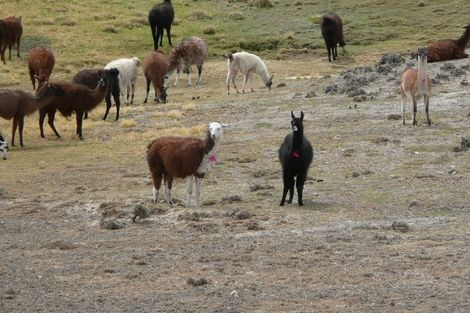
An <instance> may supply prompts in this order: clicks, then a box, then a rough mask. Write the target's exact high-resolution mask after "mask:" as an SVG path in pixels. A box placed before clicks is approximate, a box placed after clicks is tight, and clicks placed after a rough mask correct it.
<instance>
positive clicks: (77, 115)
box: [75, 111, 83, 140]
mask: <svg viewBox="0 0 470 313" xmlns="http://www.w3.org/2000/svg"><path fill="white" fill-rule="evenodd" d="M82 117H83V112H81V111H77V112H75V118H76V120H77V135H78V137H79V138H80V140H83V136H82Z"/></svg>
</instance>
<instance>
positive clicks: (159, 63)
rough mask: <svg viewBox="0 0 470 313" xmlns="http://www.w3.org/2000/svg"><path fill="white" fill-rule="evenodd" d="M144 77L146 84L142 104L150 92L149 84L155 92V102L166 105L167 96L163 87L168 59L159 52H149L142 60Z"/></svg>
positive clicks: (165, 88)
mask: <svg viewBox="0 0 470 313" xmlns="http://www.w3.org/2000/svg"><path fill="white" fill-rule="evenodd" d="M143 68H144V75H145V80H146V82H147V92H146V94H145V100H144V103H147V99H148V95H149V92H150V83H152V84H153V89H154V91H155V101H156V102H157V103H158V102H160V101H161V102H163V103H166V98H167V96H168V94H167V92H166V90H167V89H168V87H165V79H166V73H167V72H168V58H167V56H166V55H165V54H164V53H163V52H162V51H160V50H157V51H153V52H150V53H149V55H148V56H147V57H146V58H145V60H144V65H143Z"/></svg>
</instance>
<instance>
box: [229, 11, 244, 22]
mask: <svg viewBox="0 0 470 313" xmlns="http://www.w3.org/2000/svg"><path fill="white" fill-rule="evenodd" d="M229 18H230V19H231V20H234V21H239V20H243V19H244V18H245V15H243V13H240V12H235V13H232V14H230V15H229Z"/></svg>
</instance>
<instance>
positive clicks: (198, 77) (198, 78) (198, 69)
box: [197, 64, 202, 84]
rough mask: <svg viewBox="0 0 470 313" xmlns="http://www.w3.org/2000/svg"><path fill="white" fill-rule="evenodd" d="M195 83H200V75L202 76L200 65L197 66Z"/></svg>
mask: <svg viewBox="0 0 470 313" xmlns="http://www.w3.org/2000/svg"><path fill="white" fill-rule="evenodd" d="M197 75H198V76H197V83H198V84H200V83H201V75H202V64H201V65H198V66H197Z"/></svg>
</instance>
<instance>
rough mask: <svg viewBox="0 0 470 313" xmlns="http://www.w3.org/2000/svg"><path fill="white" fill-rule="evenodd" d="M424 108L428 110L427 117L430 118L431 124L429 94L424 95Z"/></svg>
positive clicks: (429, 122) (429, 123)
mask: <svg viewBox="0 0 470 313" xmlns="http://www.w3.org/2000/svg"><path fill="white" fill-rule="evenodd" d="M423 98H424V110H425V111H426V119H427V120H428V125H429V126H431V119H430V118H429V95H424V97H423Z"/></svg>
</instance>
